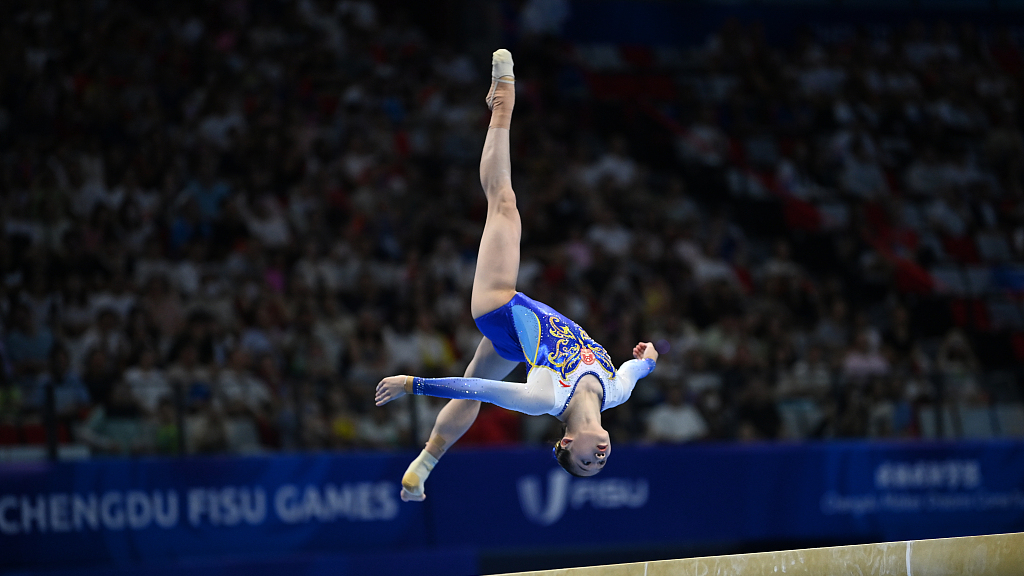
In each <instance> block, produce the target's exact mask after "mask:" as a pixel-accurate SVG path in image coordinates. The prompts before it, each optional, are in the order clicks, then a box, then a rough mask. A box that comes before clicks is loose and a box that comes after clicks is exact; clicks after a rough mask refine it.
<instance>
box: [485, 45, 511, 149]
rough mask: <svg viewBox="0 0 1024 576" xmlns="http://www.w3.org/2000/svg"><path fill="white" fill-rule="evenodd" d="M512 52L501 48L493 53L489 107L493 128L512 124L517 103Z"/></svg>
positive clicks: (488, 98)
mask: <svg viewBox="0 0 1024 576" xmlns="http://www.w3.org/2000/svg"><path fill="white" fill-rule="evenodd" d="M512 67H513V62H512V53H511V52H509V51H508V50H506V49H504V48H501V49H499V50H495V51H494V54H492V55H491V89H490V90H489V91H488V92H487V98H486V99H485V100H486V102H487V107H488V108H490V109H491V123H490V127H491V128H505V129H506V130H507V129H509V128H510V127H511V126H512V109H513V108H514V107H515V105H516V77H515V74H513V73H512Z"/></svg>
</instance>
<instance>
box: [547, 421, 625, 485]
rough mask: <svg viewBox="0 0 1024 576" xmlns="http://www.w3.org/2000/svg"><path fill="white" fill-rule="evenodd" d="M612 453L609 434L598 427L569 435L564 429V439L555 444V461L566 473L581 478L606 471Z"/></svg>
mask: <svg viewBox="0 0 1024 576" xmlns="http://www.w3.org/2000/svg"><path fill="white" fill-rule="evenodd" d="M611 453H612V441H611V438H610V437H609V436H608V432H607V431H606V430H605V429H604V428H601V427H600V426H597V427H595V428H591V429H588V430H578V431H576V432H573V433H569V432H567V431H566V430H565V428H564V427H563V428H562V438H561V439H560V440H559V441H558V442H556V443H555V448H554V454H555V460H558V463H559V464H560V465H561V466H562V468H564V469H565V471H566V472H568V473H569V474H572V475H573V476H577V477H579V478H586V477H587V476H593V475H594V474H597V473H598V472H600V471H601V470H604V466H605V464H606V463H607V462H608V456H609V455H611Z"/></svg>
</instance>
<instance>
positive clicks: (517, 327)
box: [476, 292, 654, 417]
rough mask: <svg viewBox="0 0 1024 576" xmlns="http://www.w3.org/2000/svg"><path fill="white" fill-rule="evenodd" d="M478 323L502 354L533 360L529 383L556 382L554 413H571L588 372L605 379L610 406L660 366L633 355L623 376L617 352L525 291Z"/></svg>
mask: <svg viewBox="0 0 1024 576" xmlns="http://www.w3.org/2000/svg"><path fill="white" fill-rule="evenodd" d="M476 323H477V326H478V327H479V328H480V331H481V332H483V334H484V335H485V336H487V337H488V338H489V339H490V340H491V342H492V343H493V344H494V349H495V351H496V352H497V353H498V354H499V355H500V356H501V357H502V358H505V359H507V360H513V361H516V362H526V363H527V364H529V366H530V373H529V376H528V377H527V384H528V385H529V386H531V387H535V386H537V387H539V386H543V387H547V386H551V388H552V389H553V392H554V399H553V400H554V402H553V405H552V408H551V410H550V411H549V412H548V413H549V414H551V415H553V416H556V417H557V416H560V415H561V414H562V413H563V412H565V409H566V408H567V407H568V406H569V401H570V400H572V396H573V393H574V392H575V391H576V386H577V385H578V384H579V381H580V379H581V378H583V377H584V376H586V375H588V374H589V375H592V376H594V377H595V378H597V380H598V381H599V382H600V384H601V389H602V392H603V394H602V402H601V410H602V411H604V410H607V409H608V408H612V407H615V406H618V405H619V404H622V403H623V402H625V401H626V400H628V399H629V396H630V394H631V393H632V392H633V387H634V386H635V385H636V380H637V379H638V378H642V377H643V376H646V375H647V373H649V372H650V370H651V369H653V367H654V362H653V361H643V362H641V361H637V360H630V361H629V362H626V363H625V364H623V365H622V368H621V369H620V371H621V370H626V371H627V372H628V374H627V377H626V378H620V377H619V373H618V372H617V371H616V369H615V366H614V365H613V364H612V359H611V356H609V355H608V352H607V351H606V350H605V349H604V347H603V346H601V345H600V344H598V343H597V342H596V341H595V340H594V339H593V338H591V337H590V335H589V334H587V332H586V330H584V329H583V328H582V327H580V326H579V324H576V323H575V322H573V321H572V320H570V319H569V318H567V317H566V316H565V315H563V314H561V313H559V312H558V311H557V310H555V309H554V308H552V307H550V306H548V305H547V304H544V303H542V302H538V301H536V300H533V299H532V298H530V297H528V296H526V295H525V294H523V293H521V292H517V293H516V295H515V296H514V297H513V298H512V300H510V301H509V302H508V303H507V304H505V305H504V306H502V307H500V308H498V309H496V310H493V311H491V312H488V313H487V314H484V315H482V316H480V317H479V318H477V319H476ZM631 363H639V365H637V366H635V367H634V366H632V365H631ZM627 368H628V369H627ZM635 372H636V374H634V373H635ZM639 372H642V374H640V373H639Z"/></svg>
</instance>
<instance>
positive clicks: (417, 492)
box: [402, 338, 518, 502]
mask: <svg viewBox="0 0 1024 576" xmlns="http://www.w3.org/2000/svg"><path fill="white" fill-rule="evenodd" d="M516 364H518V362H513V361H511V360H506V359H504V358H502V357H501V356H498V353H497V352H495V351H494V346H493V345H492V344H491V341H490V340H488V339H487V338H484V339H483V340H481V341H480V344H479V346H477V349H476V353H475V354H474V355H473V360H472V361H470V363H469V366H467V367H466V378H485V379H487V380H501V379H502V378H504V377H506V376H508V374H509V372H511V371H512V369H513V368H515V367H516ZM479 412H480V401H479V400H449V401H448V403H447V404H445V406H444V408H442V409H441V412H440V413H439V414H438V415H437V420H436V421H434V429H433V430H431V431H430V439H429V440H427V446H426V448H424V449H423V451H421V452H420V455H419V456H418V457H416V459H415V460H413V462H412V464H410V465H409V468H408V469H407V470H406V471H405V475H404V476H402V500H404V501H406V502H419V501H421V500H423V499H424V498H426V495H425V494H424V492H423V484H424V482H426V480H427V476H428V475H429V474H430V472H431V470H433V469H434V466H435V465H437V461H438V460H439V459H440V458H441V456H444V454H445V452H447V451H448V448H450V447H451V445H452V444H454V443H455V442H456V441H457V440H458V439H459V438H462V435H463V434H465V433H466V430H469V427H470V426H472V425H473V422H474V421H475V420H476V415H477V414H478V413H479Z"/></svg>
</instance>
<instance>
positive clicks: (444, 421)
mask: <svg viewBox="0 0 1024 576" xmlns="http://www.w3.org/2000/svg"><path fill="white" fill-rule="evenodd" d="M486 101H487V106H488V107H489V108H490V109H491V122H490V126H489V128H488V129H487V139H486V140H485V141H484V150H483V153H482V154H481V156H480V184H481V185H482V186H483V189H484V194H485V195H486V196H487V219H486V221H485V222H484V232H483V236H481V238H480V250H479V252H478V254H477V260H476V274H475V276H474V277H473V294H472V302H471V303H470V310H471V311H472V313H473V317H474V318H479V317H480V316H483V315H484V314H487V313H488V312H490V311H492V310H496V309H498V308H500V307H502V306H504V305H505V304H507V303H508V302H509V300H511V299H512V297H513V296H515V294H516V278H517V277H518V275H519V239H520V236H521V235H522V223H521V221H520V219H519V210H518V209H517V208H516V195H515V192H513V191H512V174H511V170H512V163H511V159H510V157H509V138H508V133H509V128H510V127H511V123H512V108H513V107H515V103H516V94H515V76H514V75H513V73H512V54H510V53H509V51H508V50H504V49H502V50H497V51H496V52H494V55H493V56H492V58H491V88H490V90H489V91H488V93H487V99H486ZM516 364H518V362H513V361H511V360H506V359H504V358H502V357H501V356H499V355H498V354H497V352H495V351H494V346H493V345H492V344H491V341H490V340H488V339H487V338H484V339H483V340H481V342H480V345H479V346H478V347H477V349H476V354H474V356H473V360H472V361H471V362H470V363H469V366H468V367H467V368H466V377H474V378H486V379H489V380H501V379H502V378H504V377H505V376H508V373H509V372H511V371H512V369H513V368H515V366H516ZM479 412H480V402H479V401H477V400H449V401H448V404H446V405H445V407H444V408H442V409H441V412H440V413H439V414H438V416H437V420H436V421H435V423H434V429H433V430H432V431H431V433H430V439H429V440H428V441H427V446H426V448H425V449H424V450H423V451H422V452H420V455H419V456H418V457H417V458H416V460H414V461H413V463H412V464H410V465H409V468H408V469H407V470H406V472H405V475H404V476H403V477H402V500H405V501H407V502H408V501H410V500H415V501H419V500H423V499H424V498H425V495H424V492H423V483H424V482H425V481H426V479H427V475H428V474H430V471H431V470H433V469H434V466H435V465H436V464H437V460H438V459H439V458H440V457H441V456H443V455H444V453H445V452H446V451H447V450H448V448H449V447H450V446H451V445H452V444H454V443H455V441H456V440H458V439H459V438H461V437H462V435H463V434H465V433H466V430H469V427H470V426H472V424H473V421H474V420H476V416H477V413H479Z"/></svg>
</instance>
